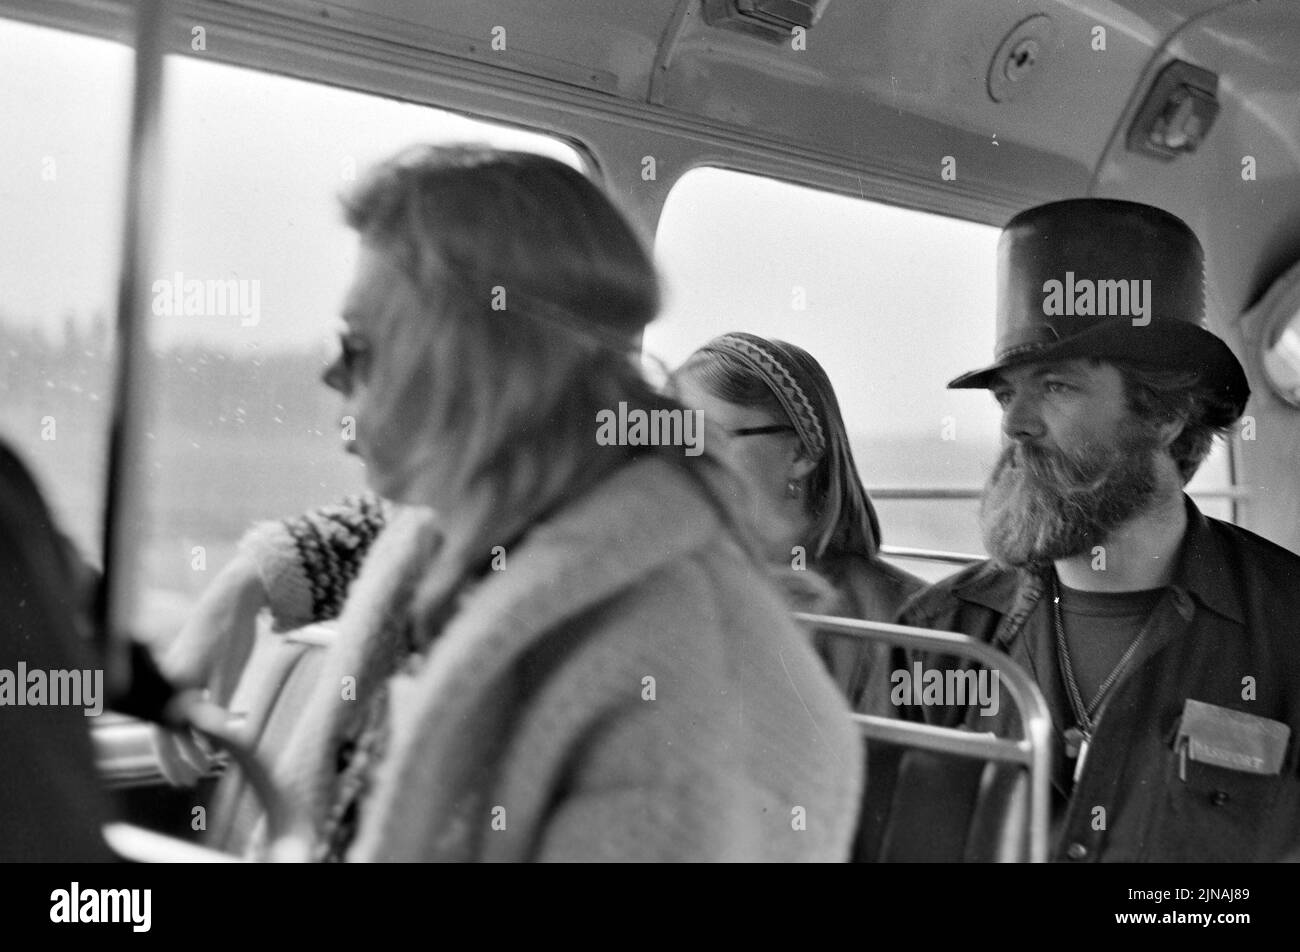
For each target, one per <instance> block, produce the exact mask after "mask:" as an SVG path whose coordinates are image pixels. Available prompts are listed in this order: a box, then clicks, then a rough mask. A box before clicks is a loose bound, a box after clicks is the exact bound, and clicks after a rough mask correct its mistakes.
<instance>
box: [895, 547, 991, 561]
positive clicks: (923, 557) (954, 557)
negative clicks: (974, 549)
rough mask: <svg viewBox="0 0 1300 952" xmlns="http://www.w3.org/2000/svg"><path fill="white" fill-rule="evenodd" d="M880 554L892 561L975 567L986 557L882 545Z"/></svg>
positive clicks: (966, 553)
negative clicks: (905, 560) (907, 560)
mask: <svg viewBox="0 0 1300 952" xmlns="http://www.w3.org/2000/svg"><path fill="white" fill-rule="evenodd" d="M880 554H881V555H883V556H885V557H886V558H891V559H916V560H917V561H920V562H948V563H950V564H952V565H974V564H975V563H976V562H983V561H984V559H985V556H982V555H971V554H970V553H968V552H949V551H946V550H944V549H916V548H912V547H910V546H905V545H882V546H881V547H880Z"/></svg>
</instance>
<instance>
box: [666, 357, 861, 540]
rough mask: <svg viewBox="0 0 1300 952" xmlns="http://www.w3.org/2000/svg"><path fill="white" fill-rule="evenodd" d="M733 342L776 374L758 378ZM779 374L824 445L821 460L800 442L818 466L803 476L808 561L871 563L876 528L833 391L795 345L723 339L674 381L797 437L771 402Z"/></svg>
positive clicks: (813, 362)
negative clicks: (768, 419) (765, 417)
mask: <svg viewBox="0 0 1300 952" xmlns="http://www.w3.org/2000/svg"><path fill="white" fill-rule="evenodd" d="M736 340H739V341H740V342H744V343H748V344H750V345H754V346H757V347H759V348H761V349H762V350H763V351H764V352H766V353H767V354H770V355H771V356H772V357H774V358H775V360H776V363H777V364H778V367H777V368H776V371H777V372H776V373H767V372H761V371H760V370H758V369H756V367H755V365H754V362H752V361H749V360H745V359H742V358H741V357H740V356H738V355H737V354H736V353H735V351H734V349H733V346H732V342H733V341H736ZM783 374H788V375H789V377H790V378H792V379H793V381H794V382H795V384H796V385H797V386H798V387H799V388H800V389H801V390H802V391H803V393H804V394H805V395H806V396H807V398H808V402H809V404H810V405H811V411H812V413H813V414H815V415H816V420H817V423H818V424H819V425H820V428H821V432H822V434H823V436H824V444H825V445H824V447H821V448H820V453H818V452H817V450H818V447H813V446H809V445H808V442H807V441H806V440H804V438H803V436H802V435H801V436H800V440H801V443H802V445H803V452H804V454H805V455H806V456H808V457H809V458H815V459H816V461H817V465H816V467H815V468H814V469H813V471H812V472H811V473H810V474H809V475H808V478H807V492H806V493H805V500H806V506H807V511H808V514H809V516H811V518H812V528H811V529H810V530H809V538H808V545H809V549H810V552H811V554H812V557H813V558H814V559H816V560H822V559H835V558H840V557H843V556H848V555H857V556H862V557H864V558H868V559H871V558H875V557H876V556H877V555H878V554H879V552H880V520H879V518H878V517H877V516H876V509H875V506H873V505H872V503H871V498H870V497H869V496H868V495H867V491H866V489H865V488H864V487H863V485H862V477H861V476H859V475H858V468H857V464H856V463H855V462H854V459H853V450H852V448H851V447H850V446H849V437H848V433H847V431H846V430H845V427H844V418H843V416H842V415H841V413H840V404H839V401H838V400H837V399H836V397H835V390H834V388H833V387H832V386H831V381H830V378H829V377H827V376H826V371H825V370H823V369H822V366H821V364H819V363H818V362H817V361H816V359H814V358H813V356H812V355H811V354H809V353H808V352H807V351H806V350H804V349H803V348H802V347H797V346H795V345H794V344H790V343H787V342H785V341H781V340H771V339H767V338H763V337H759V336H757V335H755V334H743V333H732V334H724V335H722V336H721V337H717V338H715V339H714V340H712V341H710V342H709V343H707V344H705V345H704V346H703V347H701V348H700V349H699V350H697V351H695V352H694V353H693V354H692V355H691V356H690V357H688V358H687V359H686V361H685V363H684V364H683V365H682V367H681V368H680V369H679V370H678V371H677V375H676V376H678V377H686V378H689V379H690V380H692V381H693V382H694V383H696V384H697V385H698V386H700V387H701V388H702V389H703V390H705V392H707V393H710V394H712V395H713V396H715V397H717V398H718V399H719V400H725V401H727V402H728V403H734V404H736V405H738V406H743V407H751V408H755V409H761V410H764V411H766V412H767V413H768V414H770V415H771V416H772V417H773V418H775V419H777V420H780V421H783V422H785V423H788V424H790V425H791V426H794V427H795V429H796V431H800V432H801V428H800V423H801V421H796V420H794V419H792V418H791V416H790V414H789V413H788V412H787V411H786V409H785V406H784V405H783V401H782V400H781V399H779V398H778V396H777V388H779V387H781V386H782V385H783V384H782V381H781V379H779V378H780V377H781V376H782V375H783ZM805 429H806V427H805Z"/></svg>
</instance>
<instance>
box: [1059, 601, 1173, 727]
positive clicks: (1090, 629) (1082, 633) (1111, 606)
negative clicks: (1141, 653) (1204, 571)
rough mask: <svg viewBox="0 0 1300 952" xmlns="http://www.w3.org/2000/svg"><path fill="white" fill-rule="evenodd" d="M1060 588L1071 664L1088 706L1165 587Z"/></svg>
mask: <svg viewBox="0 0 1300 952" xmlns="http://www.w3.org/2000/svg"><path fill="white" fill-rule="evenodd" d="M1060 592H1061V622H1062V627H1063V628H1064V629H1065V641H1066V645H1067V646H1068V648H1069V652H1070V667H1071V670H1072V671H1073V672H1074V677H1075V680H1076V682H1077V684H1078V686H1079V695H1080V697H1081V698H1082V700H1083V703H1084V706H1085V708H1087V707H1088V706H1090V705H1091V704H1092V703H1093V700H1094V698H1096V697H1097V693H1098V691H1099V690H1100V688H1101V686H1102V684H1103V683H1104V682H1105V681H1106V679H1107V678H1108V677H1110V676H1111V673H1112V672H1113V671H1114V670H1115V669H1116V667H1118V666H1119V664H1120V662H1121V661H1122V660H1123V658H1124V653H1125V652H1126V651H1128V650H1129V648H1130V646H1131V645H1132V644H1133V642H1135V641H1136V640H1137V638H1138V636H1139V635H1140V634H1141V633H1142V628H1143V626H1144V625H1146V622H1147V619H1148V618H1149V617H1150V616H1151V611H1152V609H1154V608H1155V607H1156V603H1157V602H1158V601H1159V600H1160V595H1161V593H1163V592H1164V589H1162V588H1152V589H1145V590H1143V591H1140V592H1085V591H1081V590H1080V589H1077V588H1070V587H1069V586H1068V585H1061V586H1060Z"/></svg>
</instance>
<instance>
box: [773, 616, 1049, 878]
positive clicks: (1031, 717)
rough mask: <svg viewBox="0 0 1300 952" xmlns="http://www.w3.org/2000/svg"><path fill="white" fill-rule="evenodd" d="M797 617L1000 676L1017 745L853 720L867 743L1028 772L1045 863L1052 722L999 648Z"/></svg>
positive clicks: (924, 631)
mask: <svg viewBox="0 0 1300 952" xmlns="http://www.w3.org/2000/svg"><path fill="white" fill-rule="evenodd" d="M794 617H795V619H796V620H797V621H800V622H803V623H804V624H806V625H810V626H812V627H813V628H816V629H818V630H820V631H831V632H836V633H838V634H843V635H849V636H851V637H854V638H862V639H865V640H868V641H873V642H885V643H886V644H893V645H899V646H902V647H905V648H917V649H920V650H923V651H933V652H942V653H944V654H949V655H955V656H957V657H960V658H966V659H969V660H971V661H975V662H978V663H979V664H981V665H983V666H984V667H985V668H987V669H988V670H990V671H994V672H996V673H997V675H998V679H999V681H1000V682H1001V683H1005V684H1006V686H1007V690H1008V691H1010V693H1011V699H1012V701H1013V702H1014V703H1015V705H1016V710H1017V711H1019V713H1020V720H1021V723H1022V724H1023V725H1024V730H1025V736H1024V737H1023V738H1021V739H1019V740H1012V739H1009V738H1003V737H996V736H993V735H992V734H977V733H974V732H972V731H967V730H960V729H957V728H951V727H937V726H935V725H933V724H918V723H914V722H911V721H900V720H893V719H891V718H887V717H878V716H876V715H873V714H853V715H851V717H852V719H853V722H854V723H855V724H857V725H858V728H859V730H860V731H861V732H862V734H863V736H865V737H866V738H868V739H874V740H883V741H886V742H889V743H894V744H900V745H905V746H910V747H917V748H921V749H923V750H933V751H938V752H941V753H949V754H958V755H960V756H965V757H975V758H980V759H983V760H991V761H998V762H1002V763H1013V764H1019V765H1021V766H1022V767H1024V768H1025V769H1026V770H1028V771H1029V816H1028V826H1029V861H1030V862H1031V863H1044V862H1046V861H1047V836H1048V825H1049V808H1050V807H1049V804H1050V801H1049V795H1050V792H1051V786H1050V784H1051V746H1050V745H1051V736H1052V718H1051V715H1050V714H1049V713H1048V711H1047V702H1046V701H1045V700H1044V699H1043V694H1042V692H1041V691H1039V690H1038V685H1037V684H1036V683H1034V680H1033V678H1031V677H1030V676H1029V673H1028V672H1027V671H1025V669H1024V668H1022V667H1021V666H1020V665H1018V664H1016V662H1014V661H1012V660H1011V658H1010V657H1009V656H1007V655H1006V654H1004V653H1002V652H1001V651H998V650H997V649H996V648H994V647H992V646H990V645H987V644H985V643H984V642H982V641H977V640H976V639H974V638H971V637H969V636H967V635H958V634H954V633H952V632H947V631H933V630H931V629H928V628H913V627H911V626H909V625H893V624H889V623H886V622H876V621H861V620H859V619H856V618H836V617H834V616H832V615H813V614H809V613H807V612H796V613H795V614H794Z"/></svg>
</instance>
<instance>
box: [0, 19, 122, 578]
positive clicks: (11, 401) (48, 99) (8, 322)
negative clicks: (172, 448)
mask: <svg viewBox="0 0 1300 952" xmlns="http://www.w3.org/2000/svg"><path fill="white" fill-rule="evenodd" d="M0 61H3V62H4V64H5V65H4V75H5V85H4V91H3V93H0V129H3V130H4V133H3V135H0V169H3V170H4V173H5V175H4V184H3V185H0V437H2V438H3V439H4V440H5V441H7V442H8V443H10V444H11V445H12V446H13V447H14V448H15V449H16V451H17V452H18V453H19V454H20V455H21V456H22V458H23V459H24V461H25V462H26V463H27V464H28V465H29V466H30V467H31V468H32V470H33V471H34V473H35V475H36V478H37V479H38V481H39V483H40V487H41V490H42V492H43V493H44V495H45V496H46V498H47V500H48V501H49V503H50V505H51V508H52V510H53V512H54V516H55V518H56V519H57V520H58V522H59V525H60V526H61V527H62V528H63V530H64V531H65V532H66V533H68V535H69V536H70V537H71V538H72V539H73V541H74V542H75V543H76V544H77V547H78V548H79V549H80V550H81V552H82V554H83V555H84V556H86V557H87V558H89V559H90V560H92V561H96V562H97V561H98V557H99V550H100V537H101V522H102V514H103V513H102V510H103V503H104V476H105V460H106V454H107V446H108V413H109V405H110V400H111V388H110V379H111V367H112V330H111V329H112V325H113V315H114V306H115V301H114V297H115V293H116V287H117V268H118V261H119V251H118V248H119V245H120V243H121V238H122V234H121V232H122V224H121V220H122V207H123V196H124V188H123V187H124V176H125V164H126V140H127V131H128V129H129V118H130V109H129V106H130V90H131V65H132V52H131V50H130V49H129V48H127V47H125V46H120V45H118V44H116V43H112V42H108V41H106V40H100V39H92V38H89V37H85V36H80V35H77V34H71V33H64V32H60V31H56V30H50V29H45V28H42V27H35V26H29V25H27V24H23V23H15V22H13V21H10V20H0Z"/></svg>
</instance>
